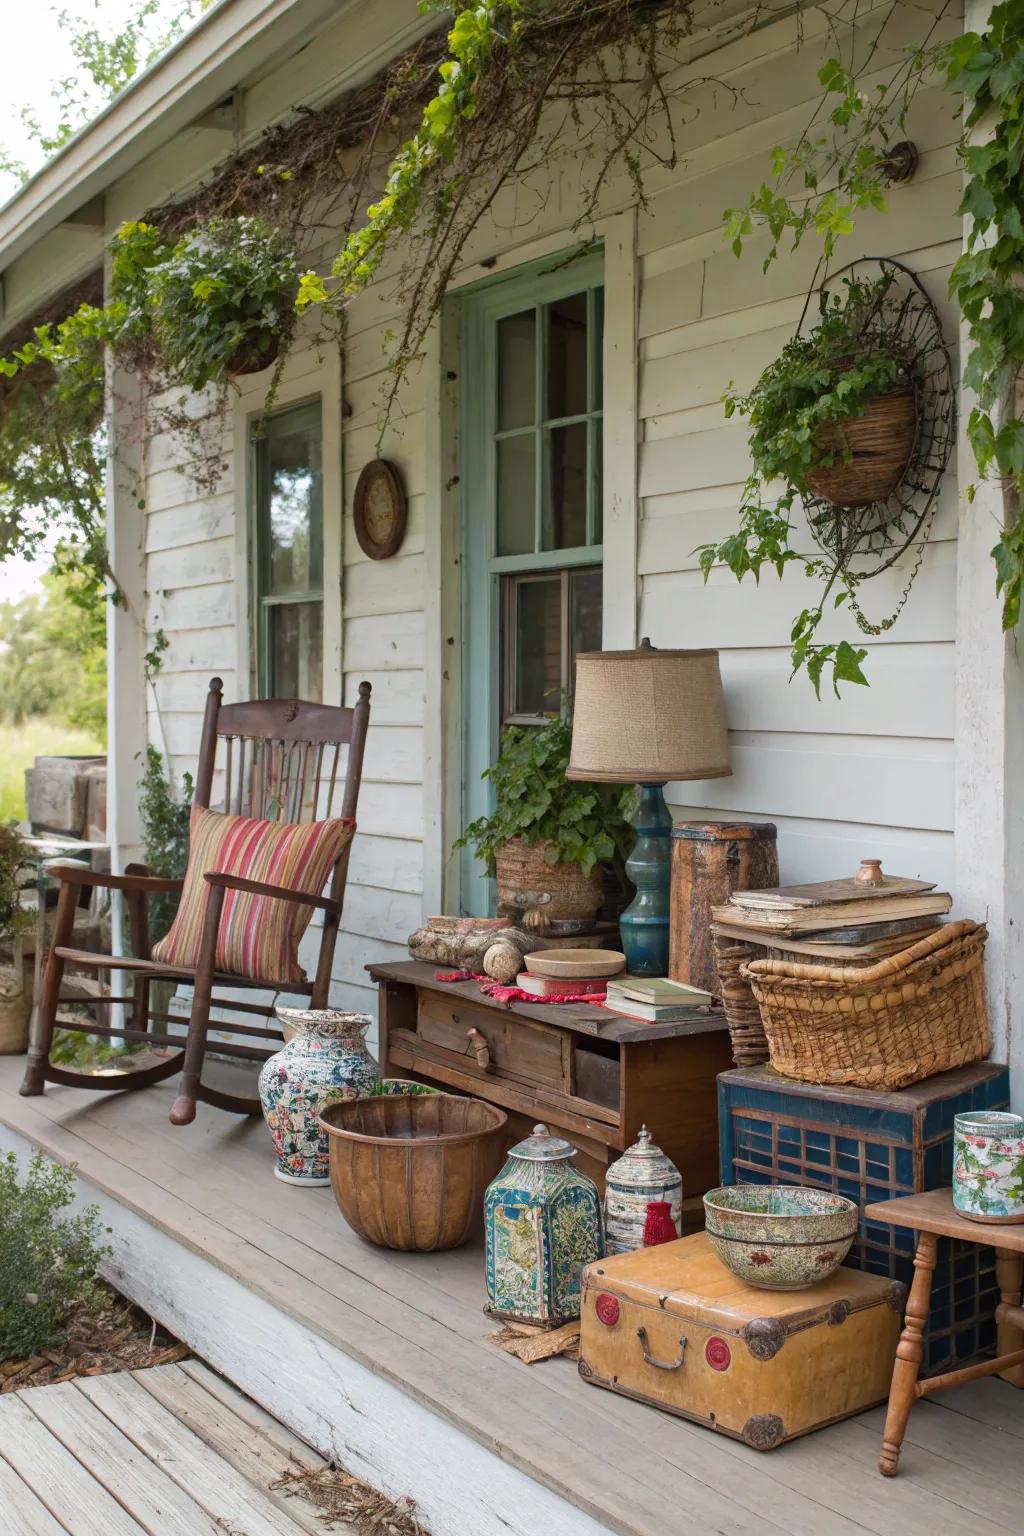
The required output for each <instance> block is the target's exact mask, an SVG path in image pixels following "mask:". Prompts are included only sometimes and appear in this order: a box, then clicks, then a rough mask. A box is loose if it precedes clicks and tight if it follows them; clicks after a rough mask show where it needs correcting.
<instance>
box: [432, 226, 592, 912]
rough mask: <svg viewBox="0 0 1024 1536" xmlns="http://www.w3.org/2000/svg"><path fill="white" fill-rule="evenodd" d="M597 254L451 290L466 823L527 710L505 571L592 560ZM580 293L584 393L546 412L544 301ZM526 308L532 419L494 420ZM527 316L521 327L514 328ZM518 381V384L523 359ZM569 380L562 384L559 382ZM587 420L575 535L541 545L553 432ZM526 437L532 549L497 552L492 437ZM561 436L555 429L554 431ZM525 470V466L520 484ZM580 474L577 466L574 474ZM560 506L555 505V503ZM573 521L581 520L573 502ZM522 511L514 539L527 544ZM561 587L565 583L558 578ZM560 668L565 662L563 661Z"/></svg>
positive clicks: (482, 809)
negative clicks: (506, 323) (516, 684)
mask: <svg viewBox="0 0 1024 1536" xmlns="http://www.w3.org/2000/svg"><path fill="white" fill-rule="evenodd" d="M603 280H604V259H603V253H602V252H601V251H600V250H597V251H592V252H588V253H587V254H586V255H585V256H581V257H577V258H574V259H567V258H566V257H561V256H558V257H551V258H547V259H546V260H544V261H541V262H536V263H533V264H531V265H530V266H529V267H526V268H523V269H521V270H519V271H517V272H516V273H515V274H514V275H513V276H511V277H501V278H495V279H492V280H489V281H487V282H485V283H483V284H480V285H476V286H475V287H474V288H473V289H471V290H468V291H465V292H464V293H463V294H461V295H460V297H459V307H460V321H461V327H460V329H461V362H460V380H461V412H460V415H461V423H460V430H461V441H462V445H463V448H462V465H461V475H460V491H461V499H462V522H463V542H462V547H463V551H464V560H463V574H462V634H463V709H462V719H463V731H462V762H461V765H460V767H461V780H462V783H461V789H462V817H461V823H462V826H463V827H465V826H467V825H468V824H469V822H471V821H472V820H474V819H475V818H476V817H477V816H480V815H483V814H485V813H486V812H487V810H488V809H489V787H488V785H487V783H486V781H482V780H481V774H482V772H483V770H484V768H486V767H487V766H488V764H489V763H491V762H492V761H493V760H494V757H495V755H496V753H497V750H498V745H499V738H500V731H501V725H502V720H503V718H504V720H505V721H507V722H510V723H511V722H513V721H515V720H517V719H522V720H524V721H525V720H527V719H530V718H533V719H535V718H536V717H535V716H533V717H528V716H518V715H516V714H515V713H514V712H510V711H509V710H508V709H507V707H506V706H507V703H508V699H507V697H505V696H504V694H505V692H506V691H507V690H506V689H505V677H506V676H507V655H508V648H509V646H510V644H512V643H513V642H512V639H511V637H510V636H509V635H508V634H507V633H506V632H505V631H504V628H503V625H502V612H503V610H507V607H508V595H507V588H508V585H509V579H510V578H515V577H518V576H521V575H525V574H527V573H534V572H537V573H541V572H545V571H547V572H551V573H552V574H555V573H558V572H562V571H565V570H569V569H575V568H583V567H592V568H595V567H596V568H597V569H600V568H601V565H602V560H603V550H602V546H601V542H600V535H601V531H602V516H601V494H602V493H601V456H602V453H601V447H602V420H603V407H604V400H603V358H602V346H601V343H600V336H601V334H602V330H603V308H604V292H603ZM578 295H585V299H586V317H587V331H586V334H587V359H586V400H585V401H582V399H580V400H579V401H574V402H573V404H574V405H579V406H581V407H583V406H585V408H579V409H571V410H567V411H563V412H560V413H558V414H554V413H553V414H551V415H550V416H549V415H547V412H546V407H547V398H548V387H549V381H550V366H549V364H550V355H551V354H550V353H549V339H550V337H549V324H550V315H551V310H550V308H549V306H551V305H557V304H558V302H559V301H560V300H568V299H571V298H574V297H576V296H578ZM530 312H532V314H533V316H534V321H533V335H534V338H535V340H534V355H533V368H534V378H533V400H532V406H531V408H530V412H529V414H530V419H528V420H517V421H516V422H515V423H514V424H513V425H508V426H506V425H504V424H502V423H501V422H500V419H499V411H500V410H501V409H502V405H503V402H502V400H501V390H500V386H501V381H500V380H499V366H498V364H499V357H498V332H499V326H500V324H501V322H502V321H503V320H510V319H514V318H519V319H521V320H523V321H524V322H525V319H526V316H527V315H528V314H529V313H530ZM526 329H528V326H524V331H525V330H526ZM520 382H521V383H522V384H523V385H524V388H525V389H526V391H527V393H528V390H529V384H528V369H527V370H524V373H523V375H522V376H521V379H520ZM568 392H569V385H568V384H566V385H564V386H563V393H568ZM580 426H585V430H586V460H585V463H586V481H585V519H584V524H583V526H584V528H585V532H584V540H585V541H584V542H582V543H579V542H576V543H573V544H571V545H570V546H569V547H567V548H550V547H545V546H547V545H550V544H552V543H553V542H555V525H556V512H557V511H558V509H556V508H553V507H551V506H550V505H549V497H548V492H547V487H548V485H549V484H550V480H549V475H548V469H549V463H550V458H549V456H550V452H551V445H552V441H553V438H554V434H556V433H558V432H559V431H560V430H562V429H565V428H572V427H576V428H578V427H580ZM530 436H532V437H533V439H534V457H533V476H534V489H533V519H532V541H531V542H532V548H531V549H527V550H524V551H522V552H520V553H515V554H508V553H499V552H498V524H499V484H498V475H499V464H498V454H499V451H500V450H499V445H500V444H502V443H506V442H509V441H511V440H514V439H516V438H520V439H523V438H527V437H530ZM563 441H564V439H563ZM528 481H529V475H528V474H527V481H526V482H525V483H526V484H528ZM578 484H579V476H578V475H577V485H578ZM563 515H564V514H563ZM576 525H577V527H579V526H580V518H579V516H578V513H577V517H576ZM524 528H526V529H528V528H529V516H528V515H527V518H526V521H525V523H524V522H523V521H522V520H520V521H519V525H518V528H517V530H516V531H517V532H518V533H519V535H520V539H519V543H520V547H521V545H522V544H524V543H526V542H527V540H526V537H525V536H523V530H524ZM564 590H568V589H567V588H564ZM562 670H563V674H564V667H563V669H562ZM481 873H482V871H481V866H480V865H479V864H478V863H477V861H476V860H475V858H474V857H473V854H472V850H470V849H464V850H463V851H462V859H461V863H460V884H461V904H462V907H463V910H465V911H470V912H472V911H476V912H480V911H483V910H486V907H487V905H488V903H489V902H490V900H491V892H490V889H489V887H487V888H484V889H486V892H487V894H486V896H484V895H481V890H482V888H481V886H480V884H479V880H480V876H481Z"/></svg>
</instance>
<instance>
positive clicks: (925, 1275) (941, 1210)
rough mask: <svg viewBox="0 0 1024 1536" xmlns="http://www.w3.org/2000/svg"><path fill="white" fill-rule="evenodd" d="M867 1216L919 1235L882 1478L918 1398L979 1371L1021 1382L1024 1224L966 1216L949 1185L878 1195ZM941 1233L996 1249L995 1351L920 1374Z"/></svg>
mask: <svg viewBox="0 0 1024 1536" xmlns="http://www.w3.org/2000/svg"><path fill="white" fill-rule="evenodd" d="M871 1220H872V1221H879V1222H884V1223H885V1224H886V1225H888V1226H893V1227H911V1228H913V1229H914V1231H916V1232H917V1234H918V1236H917V1252H916V1253H915V1255H914V1279H913V1283H912V1285H911V1287H910V1294H909V1296H908V1297H907V1311H906V1321H905V1324H904V1328H903V1332H902V1334H901V1335H900V1342H899V1345H898V1346H897V1349H896V1364H895V1365H894V1366H893V1373H892V1386H891V1387H890V1389H889V1409H888V1412H887V1414H886V1416H885V1429H884V1431H883V1433H882V1451H881V1455H880V1456H879V1460H878V1470H879V1471H880V1472H881V1473H882V1474H883V1475H884V1476H885V1477H895V1475H896V1468H897V1466H898V1464H899V1457H900V1447H901V1446H902V1444H903V1437H904V1435H905V1434H906V1431H907V1421H908V1419H909V1418H910V1410H911V1408H913V1406H914V1404H915V1403H916V1402H917V1400H918V1398H920V1397H931V1396H932V1395H933V1394H934V1393H936V1392H942V1391H944V1390H945V1389H946V1388H947V1387H958V1386H960V1385H961V1384H962V1383H963V1382H967V1381H976V1380H977V1379H978V1377H980V1376H995V1375H999V1376H1002V1378H1003V1379H1004V1381H1009V1382H1010V1383H1011V1384H1012V1385H1013V1386H1015V1387H1024V1307H1022V1306H1021V1282H1022V1276H1024V1224H1020V1223H1002V1222H981V1221H969V1220H968V1219H967V1217H966V1216H961V1215H960V1213H959V1212H958V1211H957V1210H956V1209H955V1208H954V1206H953V1192H952V1190H950V1189H932V1190H929V1191H928V1193H927V1194H924V1195H907V1196H906V1197H905V1198H903V1199H901V1200H881V1201H879V1202H878V1203H877V1204H874V1205H872V1206H871ZM940 1237H954V1238H959V1239H960V1240H961V1242H967V1243H987V1244H988V1245H989V1246H991V1247H992V1248H994V1249H995V1250H996V1281H997V1284H998V1286H999V1305H998V1306H997V1307H996V1325H997V1328H998V1335H997V1337H998V1345H997V1347H998V1349H999V1354H998V1355H997V1356H996V1358H995V1359H993V1360H980V1361H978V1362H977V1363H976V1364H974V1365H965V1366H963V1367H961V1368H960V1369H959V1370H955V1371H946V1372H944V1374H943V1375H941V1376H930V1377H928V1378H926V1380H924V1381H920V1380H919V1379H918V1376H919V1373H920V1370H921V1359H922V1356H923V1352H924V1351H923V1347H922V1335H923V1333H924V1329H925V1325H926V1324H927V1321H928V1304H929V1300H930V1296H931V1286H932V1271H933V1270H934V1268H935V1249H936V1244H937V1242H938V1239H939V1238H940Z"/></svg>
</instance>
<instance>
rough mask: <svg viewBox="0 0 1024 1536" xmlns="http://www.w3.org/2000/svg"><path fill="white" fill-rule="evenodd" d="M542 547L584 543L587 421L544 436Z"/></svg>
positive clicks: (573, 546) (558, 428) (566, 547)
mask: <svg viewBox="0 0 1024 1536" xmlns="http://www.w3.org/2000/svg"><path fill="white" fill-rule="evenodd" d="M547 497H548V504H547V509H546V516H545V519H544V548H545V549H578V548H579V546H580V545H582V544H586V542H587V423H586V422H585V421H577V422H573V424H572V426H570V427H552V428H551V431H550V433H549V436H548V484H547Z"/></svg>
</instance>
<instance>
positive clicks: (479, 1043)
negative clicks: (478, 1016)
mask: <svg viewBox="0 0 1024 1536" xmlns="http://www.w3.org/2000/svg"><path fill="white" fill-rule="evenodd" d="M466 1039H467V1040H468V1041H469V1048H470V1050H471V1051H472V1052H473V1055H474V1056H475V1057H476V1064H477V1066H478V1067H479V1068H480V1070H481V1072H489V1071H490V1070H491V1048H490V1046H489V1045H488V1044H487V1041H486V1039H485V1038H484V1036H483V1035H482V1034H481V1033H480V1031H479V1030H478V1029H467V1030H466Z"/></svg>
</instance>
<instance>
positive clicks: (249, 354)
mask: <svg viewBox="0 0 1024 1536" xmlns="http://www.w3.org/2000/svg"><path fill="white" fill-rule="evenodd" d="M280 352H281V339H280V337H279V336H271V337H270V339H269V341H268V342H266V343H265V344H264V345H263V346H252V345H250V346H248V347H244V348H240V349H239V351H237V352H236V353H235V354H234V355H233V356H232V357H231V358H230V359H229V361H228V365H227V368H226V370H225V371H226V373H227V375H228V378H229V379H242V378H244V377H245V376H246V374H249V373H262V372H263V370H264V368H270V367H271V366H272V365H273V364H274V363H276V362H277V359H278V357H279V355H280Z"/></svg>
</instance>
